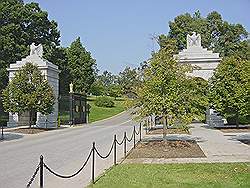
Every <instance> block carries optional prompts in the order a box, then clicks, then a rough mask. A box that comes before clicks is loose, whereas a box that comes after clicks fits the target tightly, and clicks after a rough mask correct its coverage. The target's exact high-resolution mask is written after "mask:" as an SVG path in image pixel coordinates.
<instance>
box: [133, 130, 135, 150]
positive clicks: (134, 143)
mask: <svg viewBox="0 0 250 188" xmlns="http://www.w3.org/2000/svg"><path fill="white" fill-rule="evenodd" d="M133 134H134V148H135V126H134V132H133Z"/></svg>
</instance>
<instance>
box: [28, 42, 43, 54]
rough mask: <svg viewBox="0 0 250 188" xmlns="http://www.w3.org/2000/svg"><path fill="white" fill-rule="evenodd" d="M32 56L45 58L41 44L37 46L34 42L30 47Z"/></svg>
mask: <svg viewBox="0 0 250 188" xmlns="http://www.w3.org/2000/svg"><path fill="white" fill-rule="evenodd" d="M30 55H31V56H32V55H37V56H39V57H42V56H43V46H42V44H39V45H37V46H36V45H35V43H34V42H33V43H32V44H31V45H30Z"/></svg>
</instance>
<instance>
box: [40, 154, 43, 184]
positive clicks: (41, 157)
mask: <svg viewBox="0 0 250 188" xmlns="http://www.w3.org/2000/svg"><path fill="white" fill-rule="evenodd" d="M40 188H43V156H42V155H41V156H40Z"/></svg>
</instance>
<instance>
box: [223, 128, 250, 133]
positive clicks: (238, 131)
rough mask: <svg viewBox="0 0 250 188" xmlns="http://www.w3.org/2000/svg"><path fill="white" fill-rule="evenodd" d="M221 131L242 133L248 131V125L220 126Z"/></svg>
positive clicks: (249, 129) (249, 130)
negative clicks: (239, 126)
mask: <svg viewBox="0 0 250 188" xmlns="http://www.w3.org/2000/svg"><path fill="white" fill-rule="evenodd" d="M219 130H220V131H221V132H223V133H243V132H250V127H244V128H243V127H242V128H238V129H237V128H220V129H219Z"/></svg>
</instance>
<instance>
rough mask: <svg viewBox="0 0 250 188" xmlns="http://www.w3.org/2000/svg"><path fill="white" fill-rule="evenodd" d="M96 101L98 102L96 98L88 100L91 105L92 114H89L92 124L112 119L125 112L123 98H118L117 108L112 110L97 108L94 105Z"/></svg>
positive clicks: (116, 101)
mask: <svg viewBox="0 0 250 188" xmlns="http://www.w3.org/2000/svg"><path fill="white" fill-rule="evenodd" d="M95 100H96V97H89V98H88V104H90V106H91V108H90V114H89V122H90V123H92V122H95V121H98V120H102V119H106V118H109V117H112V116H114V115H116V114H119V113H121V112H122V111H124V110H125V107H124V99H123V98H117V99H116V100H114V102H115V106H114V107H112V108H104V107H98V106H95V104H94V102H95Z"/></svg>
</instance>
